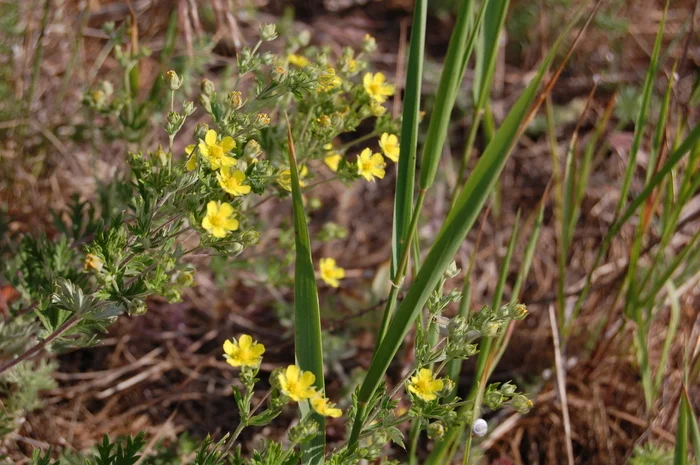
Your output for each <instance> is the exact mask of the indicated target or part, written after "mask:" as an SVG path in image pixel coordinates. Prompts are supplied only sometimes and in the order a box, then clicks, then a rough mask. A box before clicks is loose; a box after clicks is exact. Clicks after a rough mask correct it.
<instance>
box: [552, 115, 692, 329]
mask: <svg viewBox="0 0 700 465" xmlns="http://www.w3.org/2000/svg"><path fill="white" fill-rule="evenodd" d="M699 140H700V125H697V126H695V127H694V128H693V129H692V130H691V131H690V133H689V134H688V135H687V137H686V138H685V139H684V140H683V142H682V143H680V145H678V147H676V149H675V150H674V151H673V152H672V153H671V155H670V156H669V157H668V159H667V160H666V163H664V166H662V167H661V169H659V170H658V171H657V173H656V174H655V175H654V176H652V178H651V180H650V181H649V182H648V183H647V184H646V186H645V187H644V189H642V191H641V192H640V193H639V194H638V195H637V196H636V197H635V198H634V200H633V201H632V203H631V204H630V205H629V206H628V207H627V209H626V210H625V211H624V213H622V214H621V215H620V216H619V217H617V219H616V220H615V222H614V223H613V224H612V225H611V226H610V229H609V230H608V233H607V234H606V235H605V237H604V238H603V243H602V244H601V246H600V247H599V248H598V254H597V256H596V259H595V261H594V263H593V266H592V268H591V272H589V273H588V275H587V276H586V283H585V284H584V287H583V290H582V291H581V293H580V294H579V296H578V299H576V304H575V305H574V309H573V312H572V316H571V318H570V319H569V321H568V323H567V325H566V329H565V331H564V335H563V337H564V338H566V336H568V333H569V331H571V328H572V324H573V322H574V321H575V320H576V317H577V316H578V314H579V312H580V311H581V309H582V307H583V302H584V301H585V300H586V298H587V296H588V292H589V291H590V289H591V284H592V281H593V272H594V271H595V270H596V269H597V268H598V265H599V264H600V261H601V260H602V258H603V256H604V255H605V253H606V251H607V249H608V247H609V246H610V243H611V242H612V239H613V238H614V237H615V236H617V234H618V233H619V232H620V230H621V229H622V227H623V226H624V225H625V223H627V221H628V220H629V219H630V218H631V217H632V215H634V213H635V212H636V211H637V209H638V208H639V207H640V205H642V203H643V202H645V201H646V199H647V198H648V197H649V196H650V195H651V194H652V193H653V192H654V190H655V189H656V188H657V187H658V186H659V185H660V184H661V183H662V182H663V181H664V179H665V178H666V176H667V175H668V174H669V173H670V172H671V171H672V170H673V168H674V167H675V166H676V165H677V164H678V163H679V162H680V161H681V160H682V159H683V157H684V156H685V155H686V154H687V153H688V152H689V151H691V150H694V149H695V148H696V144H698V141H699Z"/></svg>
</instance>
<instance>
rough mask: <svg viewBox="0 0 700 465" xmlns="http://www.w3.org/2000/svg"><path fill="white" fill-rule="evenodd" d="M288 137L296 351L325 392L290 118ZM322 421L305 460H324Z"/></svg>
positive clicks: (304, 406)
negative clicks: (292, 228)
mask: <svg viewBox="0 0 700 465" xmlns="http://www.w3.org/2000/svg"><path fill="white" fill-rule="evenodd" d="M287 141H288V144H289V168H290V169H289V170H290V173H291V186H292V211H293V214H294V237H295V247H296V259H295V263H294V351H295V354H296V359H297V363H298V364H299V367H300V368H301V369H302V370H304V371H310V372H311V373H313V374H314V376H316V388H317V389H318V390H319V391H320V392H323V390H324V387H323V385H324V378H323V347H322V343H321V311H320V307H319V303H318V289H317V288H316V276H315V273H314V264H313V260H312V258H311V241H310V240H309V230H308V228H307V226H306V214H305V213H304V203H303V200H302V195H301V186H300V185H299V174H298V172H297V161H296V151H295V150H294V141H293V140H292V129H291V126H289V120H287ZM299 407H300V408H301V411H302V414H303V415H306V414H308V413H309V407H308V405H307V404H306V403H301V404H299ZM311 415H313V418H314V420H315V421H316V422H318V425H319V431H320V433H319V434H318V435H317V436H316V437H315V438H314V439H312V440H311V441H309V442H308V443H305V444H303V445H302V452H303V454H302V455H303V460H302V461H303V463H305V464H320V463H323V456H324V449H325V422H324V418H323V417H322V416H320V415H318V414H316V413H315V412H311Z"/></svg>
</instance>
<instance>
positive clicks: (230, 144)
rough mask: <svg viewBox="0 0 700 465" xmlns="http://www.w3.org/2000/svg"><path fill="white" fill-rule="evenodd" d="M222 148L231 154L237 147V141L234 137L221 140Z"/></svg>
mask: <svg viewBox="0 0 700 465" xmlns="http://www.w3.org/2000/svg"><path fill="white" fill-rule="evenodd" d="M220 145H221V148H222V149H224V152H230V151H231V150H233V149H234V148H235V147H236V141H234V140H233V138H232V137H230V136H226V137H224V138H223V139H221V144H220Z"/></svg>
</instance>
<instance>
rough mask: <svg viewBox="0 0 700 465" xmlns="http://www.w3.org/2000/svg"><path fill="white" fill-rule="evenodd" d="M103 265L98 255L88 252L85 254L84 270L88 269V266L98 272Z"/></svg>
mask: <svg viewBox="0 0 700 465" xmlns="http://www.w3.org/2000/svg"><path fill="white" fill-rule="evenodd" d="M104 265H105V264H104V262H103V261H102V259H101V258H100V257H98V256H97V255H94V254H91V253H89V254H87V255H86V256H85V263H84V266H85V271H88V270H89V269H90V268H92V269H93V270H95V271H97V272H98V273H99V272H100V271H102V267H103V266H104Z"/></svg>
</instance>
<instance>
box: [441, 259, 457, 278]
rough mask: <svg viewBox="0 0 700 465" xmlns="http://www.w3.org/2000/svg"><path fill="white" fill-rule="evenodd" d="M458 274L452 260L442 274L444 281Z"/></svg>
mask: <svg viewBox="0 0 700 465" xmlns="http://www.w3.org/2000/svg"><path fill="white" fill-rule="evenodd" d="M459 272H460V269H459V268H457V262H455V261H454V260H452V261H451V262H450V264H449V265H447V268H445V272H444V273H443V274H442V275H443V277H444V278H445V279H451V278H454V277H455V276H457V274H458V273H459Z"/></svg>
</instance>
